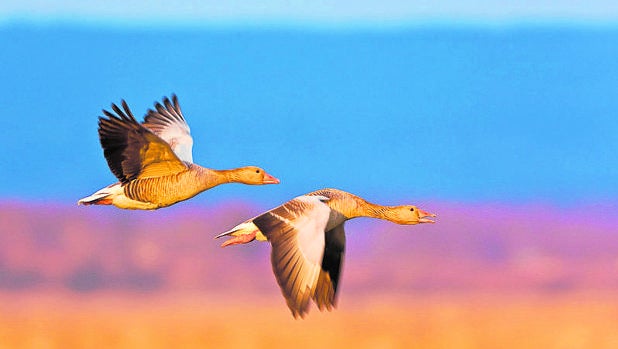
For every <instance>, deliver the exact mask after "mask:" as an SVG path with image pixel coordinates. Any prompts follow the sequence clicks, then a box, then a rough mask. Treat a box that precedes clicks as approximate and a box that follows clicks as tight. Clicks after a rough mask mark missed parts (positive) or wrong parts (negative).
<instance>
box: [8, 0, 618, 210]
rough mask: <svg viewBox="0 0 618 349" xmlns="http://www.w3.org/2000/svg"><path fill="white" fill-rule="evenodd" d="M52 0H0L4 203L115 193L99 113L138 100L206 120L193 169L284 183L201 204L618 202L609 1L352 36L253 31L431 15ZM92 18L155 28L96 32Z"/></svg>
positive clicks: (476, 9)
mask: <svg viewBox="0 0 618 349" xmlns="http://www.w3.org/2000/svg"><path fill="white" fill-rule="evenodd" d="M45 4H46V3H44V2H40V3H37V2H25V3H20V4H19V5H18V4H16V3H3V4H2V5H0V9H2V11H1V12H2V13H4V18H5V19H9V20H8V21H6V22H5V23H4V25H0V45H2V47H5V48H8V49H5V50H2V51H1V52H0V61H1V62H3V64H2V66H1V67H0V78H1V79H2V81H3V87H2V93H1V96H2V97H1V98H2V101H3V112H4V114H5V115H6V116H5V118H4V119H3V127H2V130H1V132H2V139H3V146H2V147H1V148H0V168H2V170H0V183H2V184H1V185H0V199H18V200H26V201H28V200H43V201H60V202H66V203H73V202H74V201H76V200H77V199H79V198H80V197H82V196H85V195H88V194H90V193H92V192H93V191H95V190H97V189H99V188H100V187H103V186H105V185H107V184H109V183H111V182H113V181H114V177H113V176H112V174H111V172H110V171H109V169H108V168H107V166H106V163H105V160H104V158H103V154H102V151H101V149H100V146H99V143H98V138H97V133H96V126H97V116H98V115H100V114H101V113H100V110H101V109H102V108H109V105H110V103H112V102H119V101H120V99H122V98H124V99H126V100H127V101H128V102H129V104H130V106H131V107H132V108H133V110H134V112H135V114H137V115H141V114H143V112H145V110H146V109H147V108H150V107H151V106H152V103H153V102H154V101H155V100H160V98H161V97H162V96H164V95H169V94H170V93H172V92H175V93H177V94H178V96H179V98H180V102H181V105H182V107H183V110H184V112H185V115H186V117H187V119H188V121H189V123H190V126H191V129H192V132H193V136H194V139H195V146H194V160H195V161H196V162H197V163H199V164H202V165H205V166H209V167H213V168H221V169H223V168H232V167H237V166H242V165H260V166H262V167H264V168H265V169H266V170H267V171H269V172H271V173H272V174H273V175H275V176H277V177H279V178H280V179H281V180H282V183H281V184H280V185H278V186H264V187H245V186H241V185H230V186H222V187H220V188H216V189H214V190H211V191H209V192H208V193H205V194H203V195H200V196H199V197H197V198H196V199H194V200H193V201H194V202H197V203H209V202H219V201H226V200H229V199H238V200H248V201H255V202H261V203H263V204H264V205H267V206H272V205H275V204H278V203H279V202H281V201H283V200H286V199H288V198H290V197H292V196H295V195H298V194H301V193H304V192H308V191H312V190H315V189H319V188H322V187H338V188H341V189H345V190H349V191H352V192H355V193H357V194H360V195H363V196H366V197H368V198H373V199H376V200H379V201H396V202H401V201H402V200H408V198H419V199H438V200H464V201H465V200H473V201H479V200H481V201H482V200H491V201H526V202H528V201H534V202H536V201H550V202H554V203H566V204H577V203H578V202H582V201H591V200H615V199H616V198H618V180H617V178H618V160H617V157H616V155H615V154H617V153H618V137H616V136H615V135H616V134H618V117H617V112H616V111H617V110H618V92H617V91H618V90H617V89H616V81H618V59H617V58H618V27H616V26H614V25H608V26H603V27H590V26H588V25H584V26H582V25H581V23H579V21H581V20H591V19H594V20H593V21H592V22H595V21H596V20H600V21H602V22H603V21H605V20H610V19H611V20H613V19H612V18H613V17H612V16H613V14H614V13H616V11H614V8H615V6H616V5H614V4H613V3H610V2H590V3H586V6H584V5H583V3H582V5H580V6H575V5H573V3H572V2H568V3H567V2H565V3H564V4H563V6H557V5H556V6H554V7H553V9H552V10H551V11H550V10H549V5H547V4H545V5H543V4H544V3H543V2H540V3H538V4H537V5H538V6H528V7H525V6H521V7H520V9H519V10H516V7H517V6H519V5H515V2H513V3H503V5H502V6H498V3H497V2H483V3H480V2H464V3H455V2H452V3H450V5H449V3H443V5H440V6H438V7H435V6H434V7H430V6H429V5H428V4H429V3H425V6H424V7H423V6H420V8H421V9H422V8H424V9H425V10H427V11H429V10H431V11H433V12H432V13H436V14H437V15H436V17H440V18H449V17H450V16H453V17H456V18H459V19H474V18H476V17H475V15H473V14H474V13H477V14H478V13H480V12H482V11H481V9H485V12H483V13H484V14H486V15H488V17H490V18H494V19H500V18H503V17H502V16H503V15H504V13H505V11H506V10H505V8H512V9H513V10H512V11H510V10H509V11H510V12H509V11H507V12H509V13H508V16H507V17H509V18H511V19H517V18H524V17H527V16H530V18H536V19H540V18H545V19H547V18H550V17H551V18H554V19H555V18H567V17H568V18H570V19H569V20H570V21H573V23H571V24H567V25H565V24H564V22H560V23H559V24H556V23H554V24H551V23H553V22H550V23H549V24H548V25H545V26H542V27H538V26H535V25H530V24H529V23H520V24H518V25H514V26H511V25H509V26H507V27H504V28H496V27H495V26H494V25H486V24H482V25H479V26H472V27H468V26H464V27H459V26H452V25H450V23H447V22H440V23H437V24H434V25H432V26H429V27H416V26H413V25H412V26H408V25H406V26H402V27H398V29H397V30H387V31H383V30H379V29H380V27H381V24H376V23H374V22H371V21H368V22H367V21H366V22H365V25H363V26H362V28H358V29H352V30H346V31H341V30H337V29H335V28H333V27H329V26H327V27H326V28H323V29H322V30H318V31H315V30H311V29H310V27H311V25H309V28H308V27H307V26H304V27H303V28H290V27H288V26H277V27H271V26H269V25H266V24H258V25H254V26H249V27H247V26H246V25H245V23H247V22H246V21H249V22H251V21H252V20H255V21H257V22H259V23H262V22H260V21H262V20H264V18H268V21H271V20H281V19H285V20H289V21H290V23H296V19H297V18H299V17H298V16H301V17H302V18H303V20H307V21H309V23H315V26H316V27H319V26H321V25H322V24H323V23H325V22H324V21H322V20H324V18H326V21H327V22H328V21H330V20H333V21H335V22H336V23H350V22H346V21H350V20H354V21H356V20H363V21H364V20H366V17H363V15H362V14H363V13H366V14H370V15H371V16H373V17H371V18H372V19H371V20H377V18H376V17H375V16H377V15H380V16H383V18H382V19H385V18H388V21H387V22H393V21H395V22H396V19H393V18H395V17H394V16H395V15H397V14H399V15H400V16H399V18H403V17H405V18H406V20H407V19H408V18H417V17H415V16H418V11H420V10H419V8H417V7H414V6H409V5H407V4H408V3H404V2H385V3H383V4H381V5H380V8H379V10H380V11H377V10H376V11H377V12H376V11H374V10H372V9H375V8H376V7H374V5H372V4H371V3H368V2H367V3H364V2H360V3H358V6H351V5H350V4H351V2H345V1H344V2H337V3H335V2H321V4H322V6H321V7H320V9H319V10H318V9H309V6H307V5H306V4H303V3H294V5H295V6H289V5H286V4H287V2H286V3H283V2H281V3H276V2H269V3H266V5H264V7H262V8H260V9H261V10H262V11H258V10H259V9H258V8H255V7H252V6H249V5H248V3H236V5H235V6H233V7H229V8H222V7H216V6H214V5H209V4H210V3H209V2H200V3H199V4H200V5H197V2H196V3H195V4H193V5H194V7H195V11H189V10H188V9H190V8H191V6H192V3H190V2H184V3H183V2H181V3H180V5H178V6H176V7H175V8H174V9H168V8H167V7H166V6H167V5H166V4H164V3H163V2H161V3H154V4H153V5H151V6H148V8H146V7H145V6H144V5H143V3H139V2H133V3H129V4H128V5H127V7H126V8H125V11H124V12H123V14H122V16H120V15H118V16H116V14H118V13H120V7H121V6H120V2H113V1H112V2H106V3H105V4H108V6H103V5H102V4H103V3H102V2H92V3H89V4H91V6H90V5H89V7H84V5H82V3H81V2H57V3H56V4H55V6H54V7H53V8H52V7H46V6H47V5H45ZM204 4H206V5H204ZM334 4H338V5H337V6H335V5H334ZM457 4H459V5H457ZM464 4H468V5H467V7H466V6H464ZM34 5H37V6H36V10H32V8H34ZM462 6H463V7H465V8H466V10H465V11H464V10H461V11H460V9H461V8H462ZM509 6H510V7H509ZM303 8H304V9H306V11H301V10H300V9H303ZM327 8H330V9H331V11H326V10H324V9H327ZM406 9H407V10H406ZM164 10H166V11H167V10H169V11H171V14H170V16H169V18H172V21H175V20H179V21H181V22H182V23H184V19H185V18H189V19H190V20H192V19H195V18H198V17H199V18H202V17H208V16H212V18H215V17H216V19H217V20H220V19H223V20H228V19H232V20H237V19H238V22H234V23H236V24H230V23H228V24H226V25H225V26H223V27H218V28H213V27H210V26H206V27H201V28H200V27H195V26H188V27H186V26H183V25H179V26H177V25H175V24H173V23H172V24H171V25H170V22H169V21H168V20H167V19H165V20H163V21H161V22H157V21H154V22H149V21H150V20H151V19H152V18H160V17H163V16H164V14H163V12H164ZM524 10H525V11H528V12H526V13H528V14H526V15H525V16H523V15H522V16H520V17H518V16H519V15H517V14H518V13H523V12H521V11H524ZM533 10H534V11H533ZM414 11H417V12H414ZM535 11H536V12H535ZM533 12H534V13H533ZM183 13H184V14H183ZM320 13H321V14H320ZM492 13H493V14H492ZM501 13H502V14H501ZM595 13H596V14H595ZM263 14H265V15H263ZM402 14H405V16H403V15H402ZM567 14H568V15H567ZM78 15H79V16H78ZM82 15H83V16H82ZM90 16H93V18H94V17H97V18H101V19H104V18H105V16H111V17H114V18H116V17H120V18H124V19H131V18H133V17H132V16H135V17H138V18H140V19H141V20H144V21H145V22H140V23H149V24H148V25H147V26H143V27H142V26H141V25H137V26H135V25H129V26H123V25H120V26H118V25H117V24H118V23H115V24H114V25H111V26H110V25H108V24H107V23H106V22H105V21H98V22H96V23H95V24H94V25H84V23H86V22H88V23H89V21H90ZM192 16H193V17H192ZM260 16H262V17H260ZM320 16H321V17H320ZM441 16H442V17H441ZM327 17H328V18H330V19H328V18H327ZM20 18H21V19H20ZM68 18H71V19H68ZM75 18H77V19H78V20H77V22H75V21H73V20H74V19H75ZM166 18H167V17H166ZM208 18H211V17H208ZM315 18H321V19H320V20H319V21H315ZM363 18H365V19H363ZM24 19H26V20H24ZM240 19H242V21H241V20H240ZM382 19H380V20H382ZM501 20H502V19H500V21H501ZM311 21H313V22H311ZM39 22H40V23H46V25H39V24H38V23H39ZM50 22H51V24H50ZM610 22H611V21H610ZM269 23H270V22H269ZM320 23H322V24H320ZM603 23H606V22H603Z"/></svg>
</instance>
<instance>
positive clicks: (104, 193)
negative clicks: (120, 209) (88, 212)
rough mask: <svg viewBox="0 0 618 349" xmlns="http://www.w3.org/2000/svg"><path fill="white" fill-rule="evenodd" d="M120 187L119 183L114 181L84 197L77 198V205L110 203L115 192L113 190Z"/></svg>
mask: <svg viewBox="0 0 618 349" xmlns="http://www.w3.org/2000/svg"><path fill="white" fill-rule="evenodd" d="M118 188H120V183H115V184H112V185H110V186H107V187H105V188H103V189H101V190H99V191H97V192H96V193H94V194H92V195H90V196H86V197H85V198H82V199H79V201H77V204H78V205H84V206H89V205H111V204H112V201H114V200H113V198H114V196H113V194H115V191H116V190H117V189H118Z"/></svg>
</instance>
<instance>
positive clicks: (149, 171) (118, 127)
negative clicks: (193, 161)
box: [99, 100, 187, 184]
mask: <svg viewBox="0 0 618 349" xmlns="http://www.w3.org/2000/svg"><path fill="white" fill-rule="evenodd" d="M122 108H123V109H124V110H121V109H120V108H119V107H118V106H117V105H116V104H112V110H113V111H114V113H115V114H114V113H111V112H109V111H107V110H103V114H104V115H105V116H106V117H107V118H105V117H99V140H100V141H101V146H102V147H103V154H104V155H105V159H106V160H107V164H108V165H109V168H110V170H111V171H112V172H113V173H114V175H115V176H116V177H117V178H118V180H119V181H120V182H121V183H123V184H125V183H128V182H130V181H132V180H134V179H136V178H146V177H158V176H163V175H170V174H174V173H178V172H181V171H185V170H186V169H187V165H185V164H184V163H183V162H182V161H180V159H179V158H178V157H177V156H176V154H174V152H173V151H172V149H171V148H170V146H169V144H167V143H166V142H165V141H163V140H162V139H161V138H160V137H159V136H157V135H156V134H154V133H152V132H151V131H149V130H148V129H147V128H145V127H144V126H142V125H140V124H139V123H138V122H137V121H136V120H135V117H134V116H133V114H132V113H131V110H130V109H129V106H128V105H127V103H126V102H125V101H124V100H123V101H122Z"/></svg>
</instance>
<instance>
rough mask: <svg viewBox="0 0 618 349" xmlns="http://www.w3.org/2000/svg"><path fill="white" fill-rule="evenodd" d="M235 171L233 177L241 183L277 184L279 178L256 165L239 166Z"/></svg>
mask: <svg viewBox="0 0 618 349" xmlns="http://www.w3.org/2000/svg"><path fill="white" fill-rule="evenodd" d="M235 172H236V173H235V174H234V175H235V177H236V178H237V179H238V181H239V182H241V183H243V184H253V185H261V184H279V179H277V178H275V177H274V176H271V175H270V174H268V173H266V171H264V169H262V168H259V167H256V166H246V167H241V168H239V169H238V170H237V171H235Z"/></svg>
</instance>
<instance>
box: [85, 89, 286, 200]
mask: <svg viewBox="0 0 618 349" xmlns="http://www.w3.org/2000/svg"><path fill="white" fill-rule="evenodd" d="M155 109H156V110H148V114H147V115H146V117H145V118H144V123H143V124H140V123H139V122H137V120H136V119H135V117H134V116H133V113H132V112H131V110H130V109H129V106H128V105H127V103H126V102H125V101H124V100H123V101H122V109H121V108H120V107H118V106H117V105H115V104H112V110H113V113H112V112H109V111H107V110H103V114H104V115H105V117H99V139H100V141H101V147H102V148H103V154H104V155H105V159H106V160H107V164H108V165H109V168H110V170H111V171H112V173H113V174H114V175H115V176H116V178H118V180H119V182H118V183H115V184H112V185H110V186H108V187H105V188H103V189H101V190H99V191H97V192H96V193H94V194H92V195H90V196H88V197H86V198H83V199H81V200H79V201H78V204H84V205H114V206H116V207H119V208H124V209H142V210H149V209H157V208H160V207H166V206H170V205H173V204H175V203H177V202H180V201H183V200H187V199H189V198H192V197H193V196H195V195H197V194H199V193H201V192H202V191H204V190H207V189H210V188H212V187H215V186H217V185H220V184H223V183H244V184H254V185H258V184H276V183H279V180H278V179H276V178H275V177H273V176H271V175H269V174H268V173H266V172H265V171H264V170H263V169H261V168H259V167H255V166H247V167H241V168H237V169H232V170H213V169H208V168H205V167H202V166H199V165H196V164H194V163H193V157H192V146H193V139H192V137H191V134H190V130H189V126H188V125H187V123H186V121H185V119H184V116H183V115H182V111H181V110H180V105H179V104H178V99H177V97H176V95H172V100H171V101H170V99H168V98H164V99H163V105H162V104H160V103H156V104H155Z"/></svg>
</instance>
